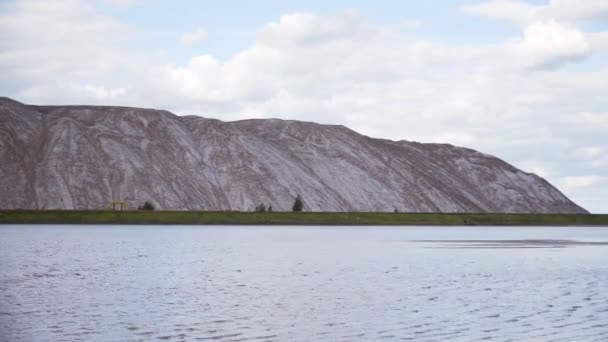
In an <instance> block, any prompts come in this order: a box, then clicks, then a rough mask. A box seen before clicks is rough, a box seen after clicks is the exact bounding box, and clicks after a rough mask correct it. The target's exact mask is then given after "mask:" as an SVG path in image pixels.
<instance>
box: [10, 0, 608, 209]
mask: <svg viewBox="0 0 608 342" xmlns="http://www.w3.org/2000/svg"><path fill="white" fill-rule="evenodd" d="M582 3H584V6H583V5H581V4H582ZM132 6H143V5H141V4H138V2H137V1H116V0H113V1H105V2H87V1H78V0H57V1H42V0H24V1H9V2H3V3H1V4H0V73H1V74H2V77H1V78H0V95H5V96H9V97H12V98H15V99H17V100H19V101H22V102H26V103H35V104H76V103H90V104H107V105H132V106H143V107H160V108H166V109H169V110H172V111H174V112H176V113H179V114H198V115H202V116H206V117H214V118H219V119H222V120H235V119H242V118H251V117H258V118H268V117H279V118H284V119H300V120H309V121H317V122H321V123H332V124H344V125H346V126H349V127H350V128H352V129H355V130H357V131H359V132H361V133H364V134H367V135H370V136H374V137H381V138H389V139H395V140H400V139H405V140H415V141H422V142H446V143H452V144H455V145H462V146H467V147H471V148H474V149H477V150H480V151H482V152H486V153H490V154H493V155H496V156H498V157H500V158H502V159H505V160H507V161H508V162H510V163H513V164H514V165H515V166H517V167H519V168H522V169H524V170H525V171H530V172H535V173H537V174H539V175H541V176H543V177H545V178H547V179H548V180H549V181H550V182H552V183H553V184H554V185H556V186H558V187H559V188H560V189H561V190H562V191H563V192H564V193H566V195H568V196H569V197H571V198H572V199H573V200H574V201H575V202H577V203H578V204H580V205H582V206H583V207H585V208H586V209H588V210H590V211H593V212H608V134H607V133H608V96H607V95H608V91H607V90H608V58H607V57H608V27H607V23H608V2H607V1H605V0H586V1H584V2H581V1H575V0H553V1H549V2H547V3H546V4H545V5H537V4H536V5H532V4H529V3H527V2H525V1H514V0H497V1H485V2H472V3H471V4H468V5H466V6H460V5H459V6H457V7H455V8H454V10H453V13H454V16H463V17H471V18H479V17H481V18H485V19H486V20H487V21H488V22H489V23H492V22H493V21H498V22H500V24H501V25H506V26H509V27H510V29H512V30H513V32H516V33H514V34H513V35H512V36H509V37H505V38H502V39H497V40H495V41H491V42H484V43H480V42H474V41H473V42H450V41H449V39H439V38H436V39H435V38H429V37H427V36H425V35H424V34H422V33H421V32H422V31H424V29H427V28H429V29H431V28H432V24H431V23H428V22H425V21H424V20H422V19H418V18H412V17H411V16H409V15H407V16H406V15H404V16H403V20H402V21H401V22H398V23H395V22H379V21H378V20H371V19H370V16H369V15H368V14H367V13H366V12H365V11H364V10H357V9H346V8H345V9H340V10H335V11H332V12H331V13H328V12H323V13H316V12H314V11H299V12H298V11H294V12H289V13H284V14H282V15H280V16H277V17H275V18H274V19H273V20H270V21H268V22H266V23H264V24H262V25H259V26H258V27H255V28H254V29H253V30H254V31H255V33H254V34H252V35H251V36H250V39H248V40H247V42H246V43H245V44H244V45H242V46H236V47H234V51H237V52H236V53H232V54H230V56H228V57H224V58H222V57H218V54H216V53H214V51H213V49H212V48H210V47H206V43H207V40H208V39H211V38H212V36H213V35H214V34H216V35H217V34H220V33H218V32H217V31H213V30H208V29H207V26H206V25H207V23H206V22H204V21H201V22H198V23H195V24H193V25H192V26H191V27H189V28H188V29H185V30H184V31H183V32H179V33H175V34H174V35H173V36H171V35H170V34H168V33H166V32H164V31H158V30H156V29H155V30H153V29H152V28H147V27H146V26H145V25H141V24H136V23H133V22H131V21H130V20H129V19H127V18H125V16H123V15H122V13H123V12H122V11H127V10H128V8H129V7H132ZM209 10H211V11H212V10H213V9H212V8H210V9H209ZM171 24H172V23H171V22H161V23H159V25H171ZM446 25H447V24H446ZM159 32H160V33H159ZM155 34H158V35H159V37H161V38H163V37H164V38H166V37H167V36H169V37H170V38H171V37H173V38H171V39H173V40H174V45H171V46H167V45H163V44H159V45H158V46H155V45H154V44H151V43H150V41H155V39H156V38H157V37H156V36H155ZM179 49H181V50H179ZM178 51H179V55H178Z"/></svg>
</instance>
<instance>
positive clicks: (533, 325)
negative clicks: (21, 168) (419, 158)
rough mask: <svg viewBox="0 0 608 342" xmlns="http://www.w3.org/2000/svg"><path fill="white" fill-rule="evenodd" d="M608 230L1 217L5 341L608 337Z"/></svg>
mask: <svg viewBox="0 0 608 342" xmlns="http://www.w3.org/2000/svg"><path fill="white" fill-rule="evenodd" d="M607 242H608V229H603V228H553V229H552V228H521V227H518V228H508V227H505V228H483V227H470V228H437V227H424V228H411V227H408V228H395V227H375V228H372V227H369V228H362V227H356V228H355V227H351V228H330V227H272V228H268V227H266V228H262V227H247V228H238V227H232V228H230V227H139V226H131V227H124V226H122V227H121V226H105V227H92V226H86V227H77V226H2V227H0V340H3V341H4V340H5V341H50V340H53V341H55V340H57V341H58V340H65V341H107V340H133V341H138V340H139V341H149V340H159V341H163V340H168V341H179V340H189V341H286V340H289V341H354V340H355V341H370V340H416V341H473V340H491V341H521V340H531V341H608V292H607V291H606V289H608V246H607Z"/></svg>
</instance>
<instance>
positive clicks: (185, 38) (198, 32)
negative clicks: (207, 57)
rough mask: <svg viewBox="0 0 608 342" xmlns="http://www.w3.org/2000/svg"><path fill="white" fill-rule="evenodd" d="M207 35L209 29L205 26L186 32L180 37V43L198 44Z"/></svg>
mask: <svg viewBox="0 0 608 342" xmlns="http://www.w3.org/2000/svg"><path fill="white" fill-rule="evenodd" d="M206 37H207V30H205V29H204V28H201V27H199V28H197V29H195V30H194V31H191V32H186V33H184V34H182V35H181V37H180V38H179V41H180V43H182V44H183V45H196V44H198V43H200V42H201V41H202V40H203V39H205V38H206Z"/></svg>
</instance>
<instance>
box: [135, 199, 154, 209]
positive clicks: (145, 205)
mask: <svg viewBox="0 0 608 342" xmlns="http://www.w3.org/2000/svg"><path fill="white" fill-rule="evenodd" d="M154 209H156V208H155V207H154V204H152V202H150V201H145V202H144V203H143V204H142V205H140V206H139V207H137V210H154Z"/></svg>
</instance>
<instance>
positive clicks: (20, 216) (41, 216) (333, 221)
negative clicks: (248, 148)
mask: <svg viewBox="0 0 608 342" xmlns="http://www.w3.org/2000/svg"><path fill="white" fill-rule="evenodd" d="M0 224H86V225H89V224H91V225H97V224H99V225H105V224H124V225H243V226H252V225H268V226H276V225H290V226H564V227H568V226H589V227H608V214H511V213H392V212H381V213H380V212H300V213H294V212H265V213H258V212H239V211H161V210H158V211H137V210H131V211H128V210H127V211H111V210H0Z"/></svg>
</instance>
